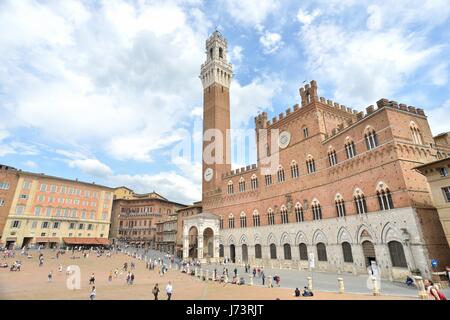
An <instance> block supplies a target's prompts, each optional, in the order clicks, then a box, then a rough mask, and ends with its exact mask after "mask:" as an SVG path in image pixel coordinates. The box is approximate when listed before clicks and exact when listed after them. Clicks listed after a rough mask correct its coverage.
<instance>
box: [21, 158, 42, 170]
mask: <svg viewBox="0 0 450 320" xmlns="http://www.w3.org/2000/svg"><path fill="white" fill-rule="evenodd" d="M24 165H25V166H26V167H28V168H30V169H35V168H37V167H39V165H38V164H37V163H36V162H34V161H31V160H27V161H25V162H24Z"/></svg>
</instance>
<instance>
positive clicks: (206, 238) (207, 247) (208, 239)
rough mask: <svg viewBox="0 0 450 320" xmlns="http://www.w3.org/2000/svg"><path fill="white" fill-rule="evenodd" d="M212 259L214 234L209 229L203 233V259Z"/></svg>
mask: <svg viewBox="0 0 450 320" xmlns="http://www.w3.org/2000/svg"><path fill="white" fill-rule="evenodd" d="M212 257H214V232H213V230H212V229H211V228H206V229H205V230H204V231H203V258H212Z"/></svg>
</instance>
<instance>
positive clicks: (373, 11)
mask: <svg viewBox="0 0 450 320" xmlns="http://www.w3.org/2000/svg"><path fill="white" fill-rule="evenodd" d="M367 13H368V14H369V17H368V18H367V23H366V25H367V28H369V29H370V30H378V29H380V28H381V24H382V15H381V10H380V8H379V7H378V6H376V5H372V6H369V7H368V8H367Z"/></svg>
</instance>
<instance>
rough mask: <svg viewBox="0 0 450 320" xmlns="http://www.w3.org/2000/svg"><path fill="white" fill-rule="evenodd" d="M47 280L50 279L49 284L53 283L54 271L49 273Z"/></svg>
mask: <svg viewBox="0 0 450 320" xmlns="http://www.w3.org/2000/svg"><path fill="white" fill-rule="evenodd" d="M47 278H48V282H52V280H53V271H50V272H49V273H48V276H47Z"/></svg>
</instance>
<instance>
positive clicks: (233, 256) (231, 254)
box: [230, 244, 236, 263]
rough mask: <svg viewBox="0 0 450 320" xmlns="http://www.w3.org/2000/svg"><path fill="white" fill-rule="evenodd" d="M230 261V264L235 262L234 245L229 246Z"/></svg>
mask: <svg viewBox="0 0 450 320" xmlns="http://www.w3.org/2000/svg"><path fill="white" fill-rule="evenodd" d="M230 259H231V262H233V263H235V262H236V247H235V246H234V244H231V245H230Z"/></svg>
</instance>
